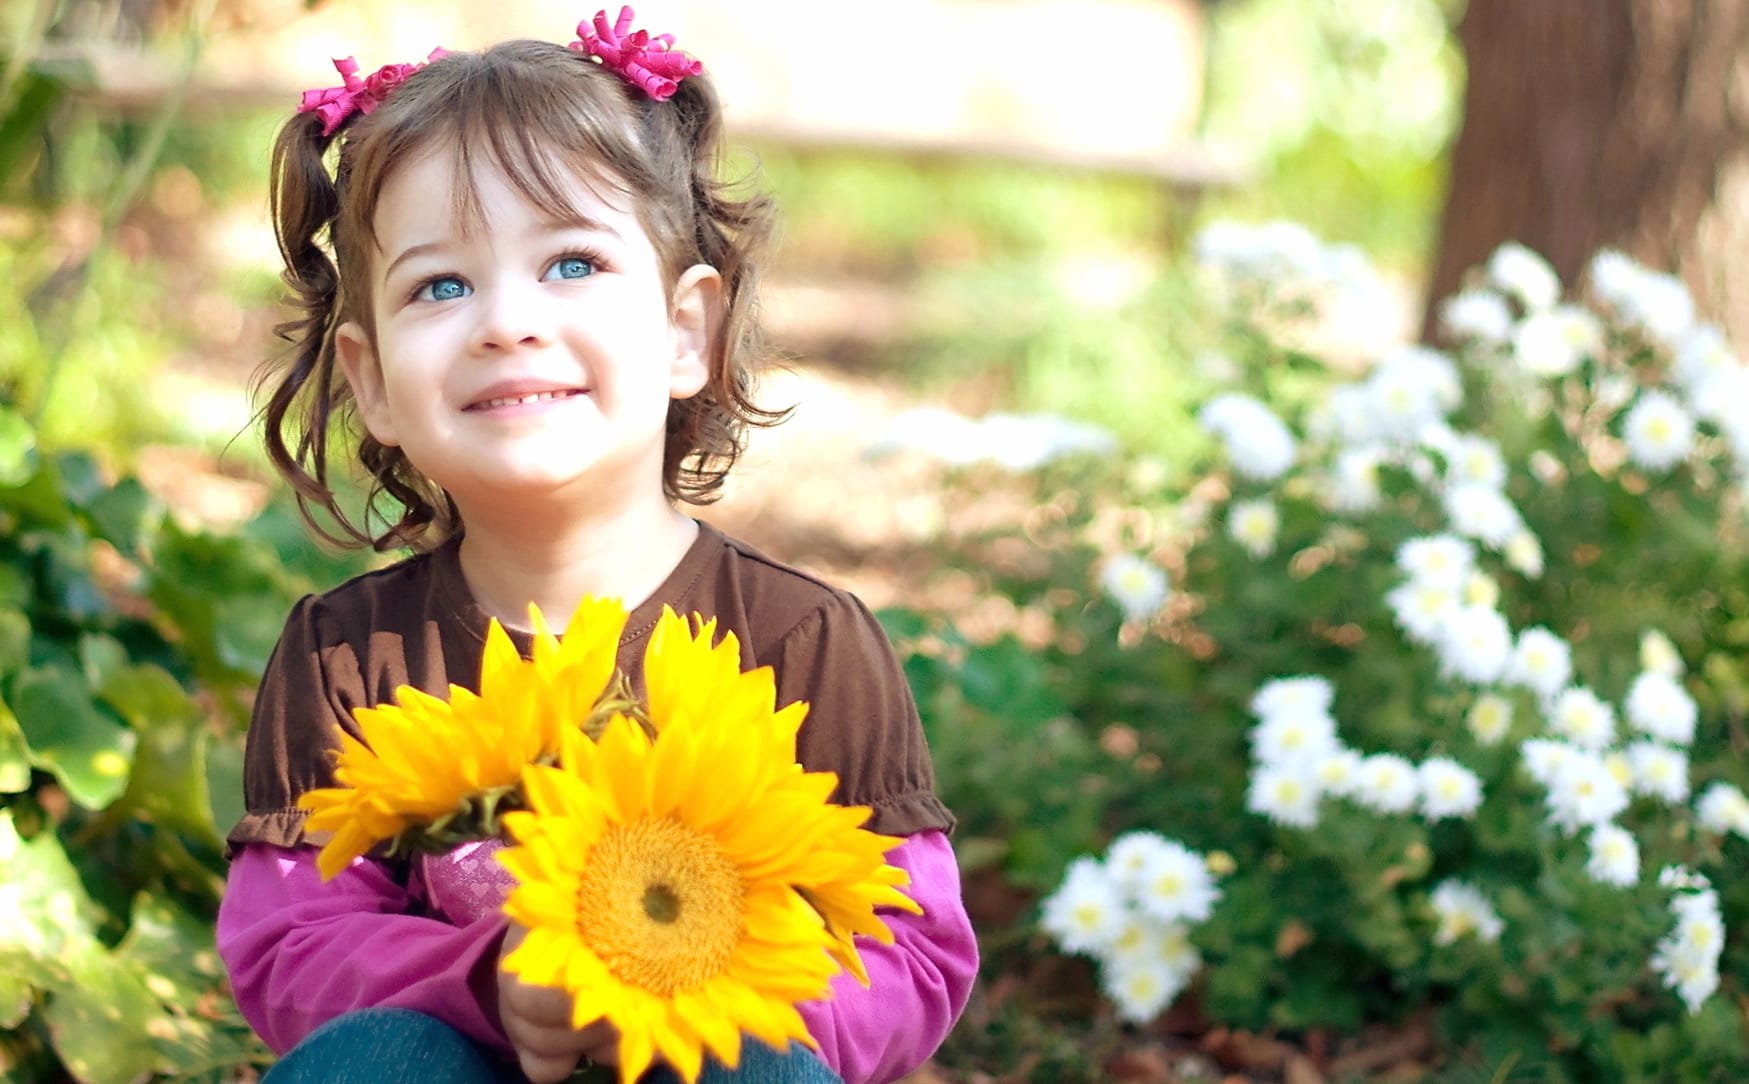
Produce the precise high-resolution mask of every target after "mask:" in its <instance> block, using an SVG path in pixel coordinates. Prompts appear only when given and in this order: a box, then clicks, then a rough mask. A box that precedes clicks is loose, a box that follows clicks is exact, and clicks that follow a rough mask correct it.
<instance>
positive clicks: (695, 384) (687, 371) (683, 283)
mask: <svg viewBox="0 0 1749 1084" xmlns="http://www.w3.org/2000/svg"><path fill="white" fill-rule="evenodd" d="M668 319H669V323H670V325H672V327H673V329H674V360H673V362H672V363H671V365H670V367H669V370H668V394H669V396H670V397H671V398H674V399H690V398H692V397H693V396H694V395H697V394H698V393H699V392H701V391H703V390H704V386H705V384H707V383H709V382H710V378H711V358H712V357H714V356H715V355H716V345H717V337H718V336H719V335H721V334H722V333H723V276H722V275H720V274H718V273H717V269H716V268H714V267H711V266H710V265H709V264H702V263H700V264H693V265H692V266H691V267H689V268H687V269H686V271H685V272H683V273H682V274H681V276H680V280H679V281H678V282H676V283H675V284H674V300H673V301H672V302H671V303H670V312H669V318H668Z"/></svg>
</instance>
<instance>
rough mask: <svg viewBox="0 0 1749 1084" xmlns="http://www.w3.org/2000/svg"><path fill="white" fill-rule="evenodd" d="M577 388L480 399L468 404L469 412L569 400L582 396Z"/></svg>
mask: <svg viewBox="0 0 1749 1084" xmlns="http://www.w3.org/2000/svg"><path fill="white" fill-rule="evenodd" d="M582 394H583V392H582V391H581V390H580V389H577V388H563V389H559V390H557V391H536V392H530V393H529V394H527V395H505V396H500V397H499V398H496V399H482V400H480V401H479V402H477V403H470V404H468V407H467V409H469V410H496V409H498V408H500V407H513V406H527V405H528V404H530V403H547V402H552V401H553V400H555V399H570V398H574V397H575V396H578V395H582Z"/></svg>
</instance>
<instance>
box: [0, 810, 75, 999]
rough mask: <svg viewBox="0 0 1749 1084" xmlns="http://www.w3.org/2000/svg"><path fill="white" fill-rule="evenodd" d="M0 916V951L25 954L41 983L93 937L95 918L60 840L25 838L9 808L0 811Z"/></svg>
mask: <svg viewBox="0 0 1749 1084" xmlns="http://www.w3.org/2000/svg"><path fill="white" fill-rule="evenodd" d="M0 914H4V915H5V916H6V919H7V920H6V921H4V922H0V953H4V952H19V953H23V954H25V955H27V956H29V957H30V958H31V959H32V960H33V961H34V963H33V966H35V967H37V968H38V977H39V978H40V979H42V980H43V981H52V980H53V979H54V978H55V973H54V971H53V970H52V968H51V967H50V965H52V964H54V963H55V961H59V960H62V959H63V958H64V957H65V955H66V953H67V952H69V951H72V947H73V946H75V945H76V944H77V943H78V942H81V941H84V940H88V939H90V938H92V937H93V936H94V934H93V931H94V930H95V929H96V927H97V921H98V918H99V916H98V914H97V907H96V905H95V904H93V903H92V902H91V897H90V896H89V895H88V894H87V893H86V891H85V885H84V883H83V882H82V881H80V879H79V873H78V871H77V870H75V869H74V868H73V863H72V862H71V861H70V860H69V859H68V858H67V852H66V850H65V849H64V848H63V847H62V846H61V841H60V839H59V838H57V837H56V836H55V835H54V834H53V833H52V832H43V833H40V834H38V835H37V837H36V838H35V839H25V838H24V837H22V836H20V835H19V834H18V829H17V827H16V826H15V825H14V824H13V822H12V811H11V810H9V809H0ZM56 966H58V965H56ZM45 968H47V969H48V970H44V969H45Z"/></svg>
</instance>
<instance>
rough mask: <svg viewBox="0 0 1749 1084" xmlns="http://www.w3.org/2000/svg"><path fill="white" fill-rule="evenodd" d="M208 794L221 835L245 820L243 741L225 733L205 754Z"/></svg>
mask: <svg viewBox="0 0 1749 1084" xmlns="http://www.w3.org/2000/svg"><path fill="white" fill-rule="evenodd" d="M206 792H207V801H208V803H209V804H210V805H211V806H212V818H213V824H214V825H216V826H217V827H218V829H219V831H220V832H229V831H230V830H231V826H232V825H234V824H236V823H237V822H238V821H239V820H241V819H242V818H243V740H242V736H241V735H234V734H223V735H220V736H219V737H218V738H216V739H215V740H214V741H213V742H212V743H211V744H210V745H208V746H207V751H206Z"/></svg>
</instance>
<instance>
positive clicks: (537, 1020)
mask: <svg viewBox="0 0 1749 1084" xmlns="http://www.w3.org/2000/svg"><path fill="white" fill-rule="evenodd" d="M498 1005H499V1015H500V1016H506V1017H509V1016H515V1017H518V1018H520V1019H522V1020H524V1021H526V1022H527V1023H530V1024H533V1025H534V1026H536V1027H543V1028H560V1027H562V1028H569V1027H570V1026H571V998H570V997H569V996H568V995H567V994H566V993H565V992H564V991H563V990H554V989H552V988H551V987H547V986H530V985H529V984H528V983H525V982H512V983H507V984H505V985H504V986H503V987H501V988H500V991H499V995H498Z"/></svg>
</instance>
